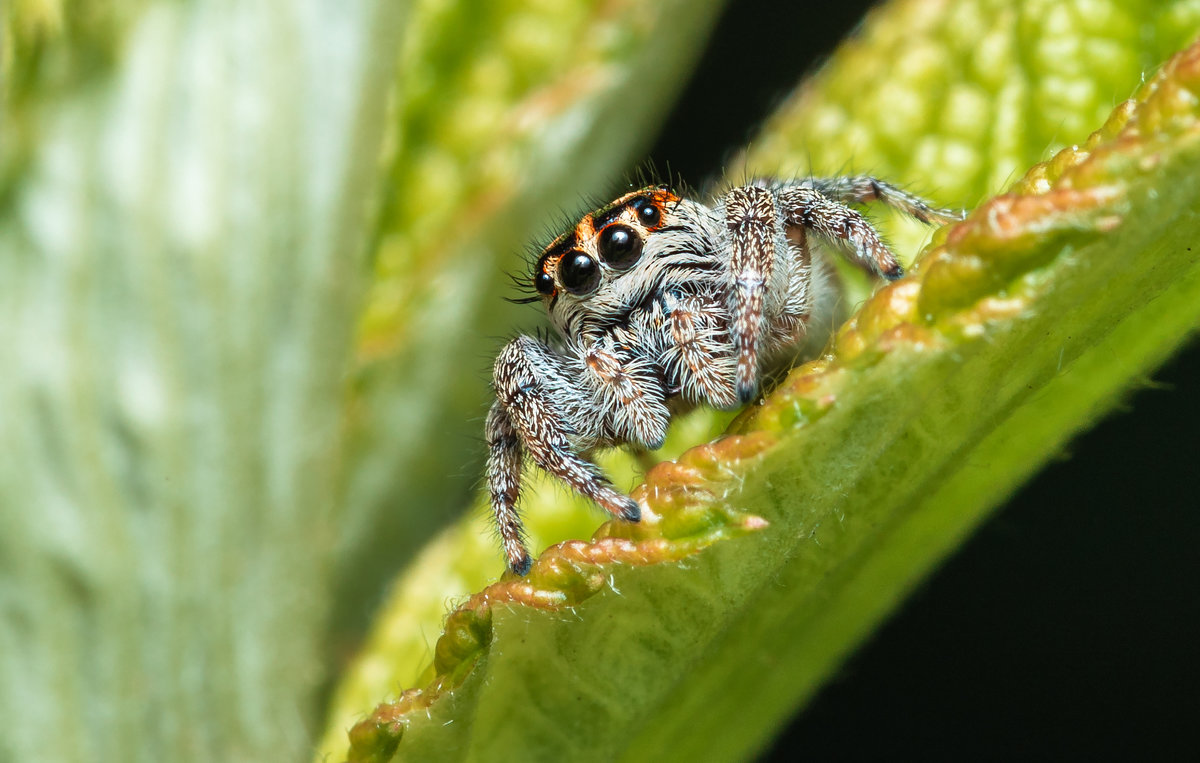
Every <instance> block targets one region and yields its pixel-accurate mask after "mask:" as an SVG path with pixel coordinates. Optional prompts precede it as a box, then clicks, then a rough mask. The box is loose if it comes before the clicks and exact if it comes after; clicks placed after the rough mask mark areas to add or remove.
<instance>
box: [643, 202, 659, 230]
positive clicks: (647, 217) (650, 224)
mask: <svg viewBox="0 0 1200 763" xmlns="http://www.w3.org/2000/svg"><path fill="white" fill-rule="evenodd" d="M637 213H638V220H640V221H641V223H642V225H645V226H646V227H647V228H654V227H657V226H658V224H659V223H660V222H662V210H660V209H659V208H658V207H657V206H655V205H654V202H653V201H651V200H650V199H642V200H640V201H639V202H638V206H637Z"/></svg>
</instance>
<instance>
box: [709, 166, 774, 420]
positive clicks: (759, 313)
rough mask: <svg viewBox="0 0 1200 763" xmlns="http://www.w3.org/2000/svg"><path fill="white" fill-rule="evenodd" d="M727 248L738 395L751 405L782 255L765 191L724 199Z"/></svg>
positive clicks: (749, 189)
mask: <svg viewBox="0 0 1200 763" xmlns="http://www.w3.org/2000/svg"><path fill="white" fill-rule="evenodd" d="M724 210H725V225H726V227H727V229H728V235H729V245H730V262H729V270H730V275H731V276H732V287H733V288H732V291H731V294H730V303H731V304H730V306H729V310H730V315H731V317H732V320H731V321H730V332H729V333H730V337H731V338H732V339H733V344H734V347H735V348H736V350H737V374H736V387H737V396H738V399H740V400H741V401H742V402H743V403H748V402H750V400H751V399H753V397H754V393H755V390H756V389H757V388H758V353H759V345H760V342H761V341H762V335H763V323H764V320H763V315H764V303H765V299H766V296H767V288H768V287H769V285H770V284H771V276H772V274H773V273H774V270H775V257H776V252H777V250H779V249H780V248H781V247H782V248H783V250H784V251H787V250H786V247H787V243H786V241H783V242H780V241H777V237H779V236H781V235H782V230H783V229H782V226H780V225H779V220H778V214H777V213H776V207H775V197H774V194H772V192H771V191H770V190H768V189H766V188H759V187H757V186H746V187H743V188H734V189H733V190H732V191H730V192H729V193H728V194H726V195H725V198H724Z"/></svg>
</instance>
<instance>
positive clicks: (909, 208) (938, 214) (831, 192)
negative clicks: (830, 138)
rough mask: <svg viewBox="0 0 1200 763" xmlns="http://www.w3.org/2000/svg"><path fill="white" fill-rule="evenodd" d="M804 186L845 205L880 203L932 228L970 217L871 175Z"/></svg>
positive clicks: (826, 179) (808, 183)
mask: <svg viewBox="0 0 1200 763" xmlns="http://www.w3.org/2000/svg"><path fill="white" fill-rule="evenodd" d="M803 185H807V186H808V187H810V188H812V189H813V190H815V191H817V192H818V193H820V194H821V195H822V196H825V197H827V198H829V199H830V200H832V201H837V202H841V203H842V204H869V203H871V202H873V201H878V202H879V203H881V204H883V205H885V206H888V207H891V208H892V209H895V210H897V211H899V212H901V213H902V214H905V215H908V216H909V217H911V218H913V219H914V220H919V221H921V222H923V223H926V224H928V225H933V224H944V223H952V222H957V221H959V220H962V219H963V218H964V217H966V212H964V211H963V210H961V209H943V208H941V207H935V206H933V205H932V204H930V203H929V202H928V201H927V200H925V199H923V198H921V197H920V196H917V195H916V194H912V193H909V192H908V191H905V190H904V189H903V188H900V187H898V186H895V185H892V184H891V183H888V182H887V181H884V180H880V179H879V178H875V177H871V176H870V175H853V176H849V177H830V178H812V179H811V180H809V181H807V182H806V183H804V184H803Z"/></svg>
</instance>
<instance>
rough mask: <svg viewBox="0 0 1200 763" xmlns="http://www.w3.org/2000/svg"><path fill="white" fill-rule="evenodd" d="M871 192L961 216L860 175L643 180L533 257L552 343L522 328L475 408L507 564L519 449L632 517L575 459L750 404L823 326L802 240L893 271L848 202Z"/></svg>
mask: <svg viewBox="0 0 1200 763" xmlns="http://www.w3.org/2000/svg"><path fill="white" fill-rule="evenodd" d="M870 201H879V202H881V203H883V204H886V205H888V206H891V207H894V208H896V209H899V210H900V211H902V212H904V213H905V214H908V215H910V216H912V217H914V218H916V219H918V220H921V221H922V222H927V223H929V222H946V221H950V220H958V219H961V217H962V215H961V214H960V213H958V212H951V211H948V210H942V209H937V208H934V207H931V206H930V205H929V204H927V203H926V202H925V201H923V200H922V199H920V198H918V197H916V196H912V195H911V194H908V193H905V192H903V191H901V190H899V189H897V188H895V187H894V186H891V185H888V184H886V183H884V182H882V181H879V180H876V179H874V178H870V177H863V176H859V177H848V178H829V179H820V178H814V179H807V180H799V181H792V182H783V181H757V182H754V183H751V184H749V185H746V186H743V187H740V188H734V189H732V190H730V191H728V192H727V193H725V194H724V195H723V196H721V197H720V198H719V199H717V200H716V201H715V203H713V204H712V205H711V206H706V205H704V204H700V203H698V202H695V201H690V200H688V199H684V198H680V197H679V196H676V195H675V194H674V193H672V192H671V191H670V190H669V189H667V188H666V187H665V186H652V187H649V188H643V189H641V190H638V191H634V192H632V193H629V194H626V195H625V196H622V197H621V198H619V199H617V200H616V201H614V202H612V203H611V204H609V205H607V206H605V207H603V208H601V209H598V210H596V211H595V212H592V213H590V214H587V215H585V216H584V217H583V218H582V219H581V220H580V221H579V223H578V224H576V225H575V227H574V228H573V229H572V230H570V231H568V232H567V233H565V234H563V235H562V236H560V237H558V238H557V239H555V240H554V241H553V242H552V243H551V244H550V245H549V246H548V247H547V248H546V249H545V250H544V251H543V252H542V255H541V257H540V258H539V259H538V260H537V264H536V266H535V267H534V272H533V277H532V286H533V288H534V290H535V291H536V292H537V293H538V294H539V295H540V297H541V300H542V302H543V303H544V304H545V306H546V309H547V312H548V313H549V315H550V320H551V322H552V323H553V324H554V327H555V329H556V330H557V332H558V335H559V337H558V341H557V342H556V343H555V344H553V345H551V344H547V343H545V342H542V341H539V340H537V339H534V338H532V337H528V336H519V337H517V338H516V339H514V340H512V341H511V342H509V343H508V344H507V345H506V346H505V347H504V349H503V350H501V352H500V355H499V356H498V357H497V358H496V364H495V368H494V375H493V386H494V388H495V392H496V402H495V404H494V405H493V406H492V409H491V412H490V413H489V414H488V419H487V441H488V447H489V458H488V469H487V479H488V487H489V490H490V493H491V504H492V510H493V512H494V513H495V517H496V522H497V526H498V528H499V532H500V538H501V542H502V544H503V546H504V553H505V556H506V557H507V560H508V566H509V568H510V569H512V570H513V571H515V572H517V573H518V574H524V573H525V572H527V571H528V569H529V566H530V563H531V559H530V556H529V552H528V550H527V549H526V548H525V543H524V540H523V533H522V529H521V522H520V518H519V516H518V515H517V512H516V502H517V496H518V493H519V492H520V482H521V467H522V462H523V460H524V457H525V456H526V455H528V456H529V457H530V458H531V459H532V460H533V462H534V463H536V464H537V465H538V466H540V467H541V468H542V469H545V470H546V471H548V472H550V473H551V474H553V475H554V476H556V477H558V478H559V479H561V480H563V481H564V482H566V483H567V484H568V485H570V486H571V487H572V488H573V489H575V490H576V491H578V492H580V493H582V494H583V495H585V496H587V497H588V498H591V499H592V500H593V501H595V502H596V503H598V504H599V505H600V506H602V507H603V508H604V509H605V510H607V511H608V512H609V513H611V514H613V515H614V516H617V517H620V518H622V519H625V520H628V521H632V522H636V521H637V520H638V519H639V518H640V516H641V510H640V509H639V507H638V504H637V503H636V502H635V501H633V500H632V499H631V498H630V497H629V496H627V495H624V494H623V493H621V492H619V491H617V490H616V489H614V488H613V487H612V485H611V484H610V483H609V482H608V480H607V479H605V477H604V476H603V475H602V474H601V473H600V472H599V471H598V470H597V468H596V466H595V465H594V464H593V463H592V462H591V461H589V460H588V459H587V458H586V454H587V453H588V452H589V451H591V450H594V449H595V448H599V447H607V446H612V445H620V444H626V443H628V444H633V445H636V446H639V447H644V448H648V449H651V450H653V449H655V448H658V447H659V446H661V445H662V442H663V438H664V437H666V432H667V425H668V424H669V423H670V419H671V417H672V415H673V414H675V413H677V412H679V411H680V410H683V409H687V408H690V407H692V406H695V405H698V404H709V405H714V406H717V407H720V408H730V407H733V406H736V405H737V404H738V403H739V402H747V401H749V400H750V399H752V398H753V396H754V395H755V394H756V392H757V389H758V384H759V379H760V377H761V374H762V372H763V370H764V368H766V367H767V365H768V364H769V363H770V362H771V361H772V359H773V358H775V357H777V356H778V355H779V354H780V353H782V352H786V351H787V350H788V349H789V348H794V347H795V346H796V345H797V343H798V342H800V340H802V339H803V338H804V337H805V335H806V333H807V331H808V329H809V328H810V327H811V326H814V325H827V323H828V322H827V321H824V320H820V319H821V317H822V316H828V315H829V314H830V312H831V306H832V304H833V302H834V301H835V300H836V298H837V290H836V288H834V287H833V285H832V284H833V281H832V280H831V279H830V278H829V263H828V262H827V261H826V260H824V259H823V258H821V257H819V256H818V257H813V256H812V254H813V249H812V248H811V247H810V245H809V238H810V237H815V238H816V239H817V240H819V241H821V242H822V243H826V244H832V245H833V246H834V247H835V248H839V249H841V250H842V251H844V252H845V253H846V254H847V255H848V257H849V258H850V260H851V261H852V262H854V263H856V264H858V265H860V266H861V267H863V268H865V269H867V270H869V271H871V272H873V273H875V274H877V275H880V276H883V277H884V278H888V279H895V278H899V277H900V276H901V275H902V270H901V268H900V263H899V262H898V261H897V260H896V258H895V257H894V256H893V255H892V253H891V251H889V250H888V248H887V246H886V245H884V243H883V242H882V241H881V240H880V238H879V236H878V234H877V233H876V232H875V229H874V228H873V227H871V225H870V223H868V222H867V221H866V219H864V218H863V217H862V215H860V214H859V213H858V212H856V211H854V210H853V209H851V208H850V207H848V206H846V205H847V204H858V203H864V202H870Z"/></svg>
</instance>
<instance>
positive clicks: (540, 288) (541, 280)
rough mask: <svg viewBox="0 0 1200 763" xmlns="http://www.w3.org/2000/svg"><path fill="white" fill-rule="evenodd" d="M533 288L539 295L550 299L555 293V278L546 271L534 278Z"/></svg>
mask: <svg viewBox="0 0 1200 763" xmlns="http://www.w3.org/2000/svg"><path fill="white" fill-rule="evenodd" d="M533 288H535V289H537V293H538V294H541V295H543V296H546V297H549V296H550V295H551V294H553V293H554V278H552V277H551V276H550V274H549V273H547V272H546V271H544V270H543V271H540V272H539V273H538V274H537V275H536V276H534V277H533Z"/></svg>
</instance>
